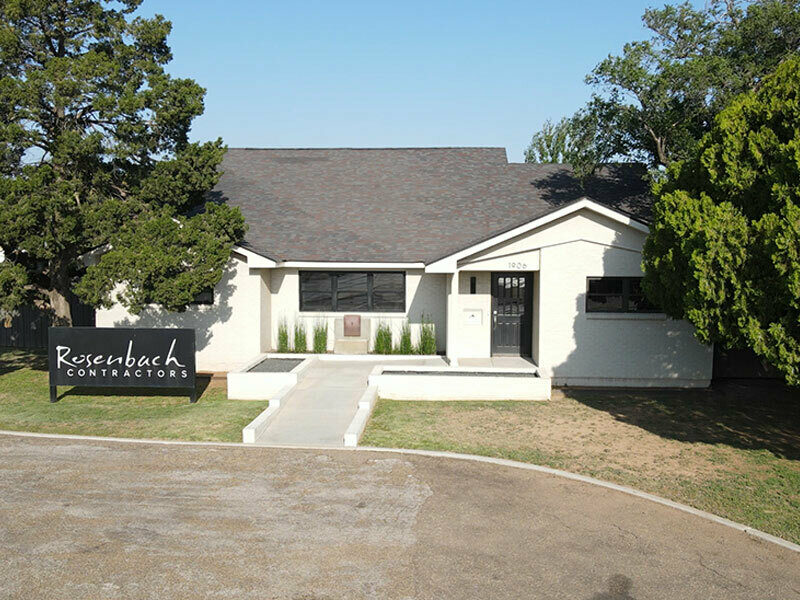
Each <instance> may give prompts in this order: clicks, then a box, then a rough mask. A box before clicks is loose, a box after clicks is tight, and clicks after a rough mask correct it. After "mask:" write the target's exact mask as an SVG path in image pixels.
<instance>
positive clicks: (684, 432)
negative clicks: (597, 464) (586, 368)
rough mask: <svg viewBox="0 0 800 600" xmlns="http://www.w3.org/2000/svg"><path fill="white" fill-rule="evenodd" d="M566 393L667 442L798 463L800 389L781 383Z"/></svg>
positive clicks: (731, 383)
mask: <svg viewBox="0 0 800 600" xmlns="http://www.w3.org/2000/svg"><path fill="white" fill-rule="evenodd" d="M562 391H563V393H564V395H565V396H566V397H567V398H571V399H573V400H575V401H577V402H580V403H581V404H584V405H586V406H589V407H591V408H594V409H596V410H601V411H604V412H607V413H608V414H610V415H612V416H613V417H614V418H615V419H617V420H618V421H621V422H623V423H628V424H631V425H635V426H636V427H641V428H642V429H645V430H647V431H649V432H651V433H654V434H656V435H658V436H660V437H663V438H669V439H673V440H679V441H682V442H701V443H706V444H724V445H727V446H732V447H734V448H739V449H743V450H768V451H770V452H771V453H772V454H774V455H776V456H778V457H781V458H786V459H789V460H800V390H798V389H792V388H789V387H787V386H785V385H783V384H782V383H779V382H774V381H755V382H750V381H727V382H720V383H715V384H714V387H713V388H711V389H708V390H599V389H591V390H590V389H569V388H564V389H562Z"/></svg>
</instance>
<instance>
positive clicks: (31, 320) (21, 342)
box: [0, 299, 95, 348]
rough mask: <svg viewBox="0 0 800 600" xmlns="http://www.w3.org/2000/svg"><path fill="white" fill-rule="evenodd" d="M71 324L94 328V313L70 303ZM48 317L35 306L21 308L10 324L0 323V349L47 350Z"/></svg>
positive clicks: (82, 306) (92, 309) (79, 304)
mask: <svg viewBox="0 0 800 600" xmlns="http://www.w3.org/2000/svg"><path fill="white" fill-rule="evenodd" d="M70 307H71V308H72V323H73V325H75V326H83V327H94V326H95V311H94V308H92V307H91V306H87V305H85V304H81V303H80V302H78V300H75V299H73V300H72V301H70ZM48 327H50V316H49V315H48V314H47V313H46V312H44V311H42V310H39V309H38V308H36V307H35V306H23V307H22V308H21V309H20V310H19V311H18V314H17V316H15V317H13V318H12V319H11V322H6V321H0V347H10V348H47V328H48Z"/></svg>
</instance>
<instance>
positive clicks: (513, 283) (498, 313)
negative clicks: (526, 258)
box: [492, 273, 533, 356]
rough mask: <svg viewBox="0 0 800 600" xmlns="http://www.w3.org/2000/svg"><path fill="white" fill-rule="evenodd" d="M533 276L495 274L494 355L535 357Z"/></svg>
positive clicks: (493, 294)
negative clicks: (533, 353)
mask: <svg viewBox="0 0 800 600" xmlns="http://www.w3.org/2000/svg"><path fill="white" fill-rule="evenodd" d="M532 284H533V277H532V275H531V273H492V354H515V355H517V356H530V355H531V336H532V333H533V310H532V306H533V302H532V300H533V285H532Z"/></svg>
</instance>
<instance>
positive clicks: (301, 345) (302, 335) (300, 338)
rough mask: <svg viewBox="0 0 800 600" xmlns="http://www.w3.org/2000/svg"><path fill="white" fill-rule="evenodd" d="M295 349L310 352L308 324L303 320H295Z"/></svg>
mask: <svg viewBox="0 0 800 600" xmlns="http://www.w3.org/2000/svg"><path fill="white" fill-rule="evenodd" d="M294 351H295V352H300V353H303V352H308V340H307V339H306V324H305V323H303V322H302V321H295V324H294Z"/></svg>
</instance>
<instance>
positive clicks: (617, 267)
mask: <svg viewBox="0 0 800 600" xmlns="http://www.w3.org/2000/svg"><path fill="white" fill-rule="evenodd" d="M222 168H223V170H224V175H223V177H222V179H221V181H220V183H219V184H218V186H217V188H216V189H215V190H214V192H212V200H215V201H225V202H229V203H231V204H234V205H237V206H239V207H240V208H241V209H242V212H243V214H244V215H245V218H246V221H247V223H248V226H249V230H248V233H247V235H246V239H245V240H244V241H243V242H242V243H241V244H240V245H239V246H237V247H236V248H235V249H234V252H233V254H232V256H231V260H230V263H229V268H228V271H227V272H226V274H225V276H224V277H223V279H222V281H221V282H220V283H219V284H218V285H217V286H216V289H215V290H214V294H213V303H211V304H204V305H198V306H193V307H190V308H189V309H188V310H187V311H186V312H184V313H179V314H175V313H165V312H164V311H161V310H159V309H155V308H153V309H149V310H146V311H145V312H144V313H142V314H141V315H138V316H132V315H129V314H128V313H127V312H126V311H125V310H124V309H123V308H122V307H121V306H118V305H117V306H115V307H114V308H112V309H110V310H100V311H98V314H97V324H98V326H122V325H126V326H131V325H133V326H136V325H141V326H187V327H194V328H195V329H196V330H197V347H198V355H197V360H198V368H200V369H206V370H230V369H234V368H237V367H239V366H241V365H242V364H244V363H246V362H248V361H249V360H251V359H252V358H253V357H254V356H256V355H258V354H259V353H261V352H265V351H269V350H273V349H275V348H276V345H277V337H276V336H277V329H278V324H279V323H280V322H282V321H283V322H286V323H287V324H288V325H289V327H290V329H291V327H292V325H293V324H294V323H295V322H298V321H300V322H303V323H305V324H306V325H307V327H308V328H309V329H310V327H311V326H312V325H313V324H314V323H320V322H326V323H328V325H329V332H330V334H329V340H328V343H329V349H330V350H334V349H336V348H337V343H338V342H340V341H341V340H342V339H343V327H342V318H343V316H344V315H345V314H347V315H351V314H355V315H359V316H360V317H361V318H362V330H363V335H365V336H366V337H367V339H371V337H370V335H371V332H374V330H375V327H376V326H377V324H378V323H379V322H380V323H386V324H389V325H391V326H392V328H393V329H394V331H395V332H396V334H398V333H399V330H400V328H401V327H402V325H403V324H404V323H406V322H407V323H409V324H410V326H411V329H412V335H413V336H414V337H417V336H418V335H419V331H420V327H421V323H422V321H423V318H425V319H427V320H429V321H431V322H433V324H434V327H435V331H436V340H437V346H438V348H439V350H440V351H441V352H443V353H445V354H446V356H447V357H448V358H449V360H450V362H451V363H453V364H457V363H458V361H459V359H466V358H478V357H489V356H493V355H500V354H502V355H506V354H518V355H524V356H529V357H530V358H531V360H532V361H533V362H534V363H536V365H537V366H538V368H539V371H540V373H541V374H542V375H543V376H545V377H550V378H552V380H553V383H554V384H557V385H558V384H562V385H618V386H705V385H708V383H709V381H710V378H711V370H712V349H711V348H710V347H706V346H703V345H701V344H700V343H699V342H697V341H696V339H695V338H694V336H693V333H692V328H691V326H690V325H689V324H688V323H685V322H681V321H674V320H671V319H668V318H667V317H666V316H665V315H663V314H661V313H659V312H657V310H655V309H654V308H653V307H650V306H648V304H647V302H646V300H645V299H644V298H643V296H642V295H641V294H640V291H639V281H640V278H641V276H642V271H641V253H642V247H643V243H644V240H645V238H646V235H647V232H648V226H647V223H648V218H649V208H650V198H649V196H648V195H647V187H646V184H645V182H644V180H643V178H642V175H643V173H642V171H641V170H639V169H638V168H636V167H634V166H630V165H621V166H612V167H607V168H605V169H604V170H603V171H602V172H601V173H600V174H599V175H598V176H597V177H596V178H594V179H593V180H590V181H589V182H587V183H586V184H585V186H581V185H580V184H579V183H578V182H577V181H575V179H574V178H573V177H572V175H571V173H570V170H569V169H568V168H567V167H565V166H562V165H523V164H509V163H508V162H507V160H506V157H505V151H504V150H502V149H496V148H441V149H435V148H434V149H431V148H428V149H365V150H358V149H327V150H326V149H322V150H248V149H233V150H230V151H229V152H228V155H227V157H226V159H225V162H224V163H223V167H222ZM365 349H366V348H365Z"/></svg>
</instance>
